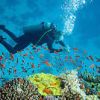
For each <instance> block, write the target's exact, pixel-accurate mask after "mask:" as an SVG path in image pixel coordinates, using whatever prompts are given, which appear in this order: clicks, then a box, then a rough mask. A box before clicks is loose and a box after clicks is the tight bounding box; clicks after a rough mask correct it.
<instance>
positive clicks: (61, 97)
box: [0, 70, 100, 100]
mask: <svg viewBox="0 0 100 100" xmlns="http://www.w3.org/2000/svg"><path fill="white" fill-rule="evenodd" d="M95 84H97V82H96V83H95ZM95 84H94V83H92V86H94V87H95ZM86 85H87V86H90V83H89V82H87V83H85V82H84V81H83V80H80V79H79V77H78V75H77V71H75V70H72V71H70V72H67V73H65V74H61V75H59V76H54V75H52V74H44V73H40V74H33V75H31V76H29V77H27V78H26V79H22V78H16V79H13V80H11V81H8V82H6V83H5V84H4V86H3V87H2V88H1V89H0V100H48V99H49V100H99V98H98V97H100V91H99V90H100V84H98V93H92V94H91V93H90V92H91V90H90V89H91V87H88V88H87V87H86Z"/></svg>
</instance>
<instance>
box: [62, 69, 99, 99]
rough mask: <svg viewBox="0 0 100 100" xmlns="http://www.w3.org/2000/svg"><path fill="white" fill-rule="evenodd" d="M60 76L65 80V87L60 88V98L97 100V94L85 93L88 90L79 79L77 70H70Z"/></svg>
mask: <svg viewBox="0 0 100 100" xmlns="http://www.w3.org/2000/svg"><path fill="white" fill-rule="evenodd" d="M60 77H61V78H62V80H63V81H64V82H65V87H64V89H62V100H64V99H66V100H67V99H68V100H99V99H98V97H97V95H94V94H92V95H87V93H88V92H90V90H89V89H87V88H86V87H85V85H84V84H83V82H82V81H81V80H79V78H78V75H77V71H75V70H72V71H71V72H68V73H66V74H62V75H60ZM81 82H82V83H81ZM86 92H87V93H86Z"/></svg>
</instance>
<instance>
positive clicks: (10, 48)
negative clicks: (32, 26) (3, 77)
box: [1, 41, 15, 53]
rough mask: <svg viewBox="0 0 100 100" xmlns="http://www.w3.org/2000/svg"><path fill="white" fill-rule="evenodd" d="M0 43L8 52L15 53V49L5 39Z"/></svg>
mask: <svg viewBox="0 0 100 100" xmlns="http://www.w3.org/2000/svg"><path fill="white" fill-rule="evenodd" d="M1 44H2V45H3V46H4V47H5V48H6V49H7V50H8V51H9V52H10V53H15V50H14V49H13V47H12V46H10V45H9V44H8V43H7V42H6V41H2V42H1Z"/></svg>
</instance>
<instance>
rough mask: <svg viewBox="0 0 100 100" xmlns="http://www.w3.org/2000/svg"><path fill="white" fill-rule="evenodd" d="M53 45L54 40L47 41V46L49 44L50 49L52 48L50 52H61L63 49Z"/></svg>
mask: <svg viewBox="0 0 100 100" xmlns="http://www.w3.org/2000/svg"><path fill="white" fill-rule="evenodd" d="M52 45H53V42H50V43H49V42H48V43H47V46H48V49H49V50H50V53H53V52H61V51H62V49H54V48H53V47H52Z"/></svg>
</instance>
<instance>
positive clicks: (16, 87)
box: [0, 78, 41, 100]
mask: <svg viewBox="0 0 100 100" xmlns="http://www.w3.org/2000/svg"><path fill="white" fill-rule="evenodd" d="M40 96H41V95H40V94H39V92H38V89H37V87H36V86H34V85H33V84H31V83H30V82H29V81H27V80H25V79H21V78H17V79H13V80H11V81H9V82H6V83H5V85H4V86H3V87H2V88H1V90H0V98H1V99H0V100H33V99H34V100H39V98H40Z"/></svg>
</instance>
